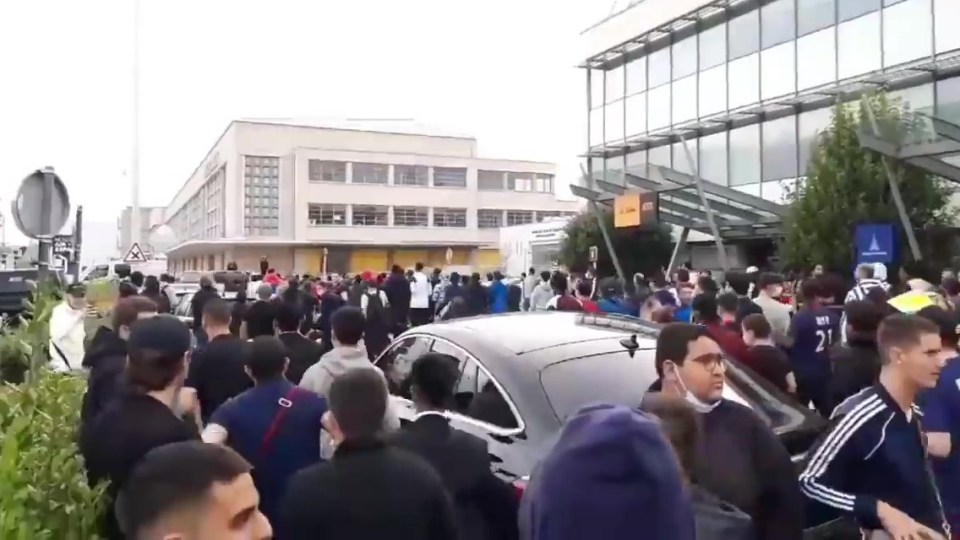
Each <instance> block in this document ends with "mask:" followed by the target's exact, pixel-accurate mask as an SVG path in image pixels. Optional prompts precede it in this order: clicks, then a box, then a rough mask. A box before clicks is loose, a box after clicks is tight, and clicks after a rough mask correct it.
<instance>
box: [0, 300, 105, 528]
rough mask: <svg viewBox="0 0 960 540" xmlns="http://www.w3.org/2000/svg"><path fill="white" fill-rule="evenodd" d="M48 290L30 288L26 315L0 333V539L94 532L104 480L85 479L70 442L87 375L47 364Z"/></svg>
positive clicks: (73, 436) (51, 301)
mask: <svg viewBox="0 0 960 540" xmlns="http://www.w3.org/2000/svg"><path fill="white" fill-rule="evenodd" d="M57 301H58V299H57V297H56V294H55V292H54V291H40V292H37V293H35V295H34V298H33V300H32V302H31V304H30V305H29V306H28V310H29V311H30V313H31V318H29V319H27V320H23V321H20V324H19V326H17V327H16V328H5V329H4V330H3V331H2V333H0V366H2V368H3V375H4V376H5V377H8V376H10V375H16V376H15V377H10V378H14V379H20V380H23V381H24V382H22V383H21V384H12V383H10V382H4V383H2V385H0V539H3V540H7V539H11V540H12V539H24V540H46V539H50V540H91V539H95V538H97V534H96V522H97V519H98V515H99V514H100V511H101V504H102V502H101V501H102V494H103V487H102V486H100V487H97V488H91V487H90V486H88V484H87V479H86V474H85V471H84V467H83V460H82V459H81V457H80V453H79V450H78V448H77V445H76V438H77V428H78V426H79V423H80V406H81V401H82V399H83V392H84V388H85V386H86V385H85V382H84V381H83V379H81V378H78V377H75V376H72V375H62V374H56V373H52V372H50V371H49V370H47V368H46V367H45V365H46V363H47V361H48V357H47V351H46V348H47V343H46V342H47V339H48V336H49V319H50V313H49V311H50V310H51V309H52V307H53V306H54V305H55V304H56V302H57Z"/></svg>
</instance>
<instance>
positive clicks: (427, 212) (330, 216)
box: [307, 203, 572, 229]
mask: <svg viewBox="0 0 960 540" xmlns="http://www.w3.org/2000/svg"><path fill="white" fill-rule="evenodd" d="M391 208H392V210H393V212H392V214H393V223H391V222H390V221H391V211H390V210H391ZM564 215H572V213H571V212H560V211H543V210H498V209H492V208H481V209H478V210H477V228H480V229H496V228H499V227H504V226H510V225H525V224H527V223H535V222H539V221H544V220H546V219H550V218H557V217H562V216H564ZM307 219H308V220H309V222H310V225H311V226H313V227H321V226H327V225H354V226H362V227H386V226H390V225H393V226H394V227H430V226H433V227H455V228H465V227H466V226H467V209H466V208H436V207H435V208H429V207H426V206H394V207H390V206H382V205H359V204H354V205H345V204H312V203H311V204H310V205H309V207H308V212H307Z"/></svg>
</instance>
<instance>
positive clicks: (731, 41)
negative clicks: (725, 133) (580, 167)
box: [589, 0, 960, 146]
mask: <svg viewBox="0 0 960 540" xmlns="http://www.w3.org/2000/svg"><path fill="white" fill-rule="evenodd" d="M958 18H960V1H957V0H882V1H881V0H843V1H836V0H775V1H773V2H769V3H766V4H765V5H764V6H763V7H761V8H760V9H759V10H753V11H751V12H749V13H746V14H743V15H740V16H738V17H736V18H734V19H731V20H730V21H729V22H727V23H724V24H720V25H716V26H713V27H709V28H708V29H706V30H704V31H702V32H700V33H698V34H695V35H692V36H690V37H686V38H683V39H679V40H677V41H675V42H673V43H672V44H671V43H670V41H669V40H666V41H665V43H666V45H665V46H663V47H660V48H658V49H656V50H652V52H650V53H649V54H647V55H645V56H642V57H640V58H636V59H634V60H631V61H630V62H629V63H628V64H626V65H625V66H620V67H617V68H615V69H611V70H609V71H593V72H591V74H590V75H591V108H592V109H593V112H592V113H591V115H590V126H591V129H590V142H589V144H590V145H591V146H595V145H598V144H602V143H603V142H611V141H618V140H621V139H623V138H624V137H630V136H632V135H635V134H642V133H646V132H648V131H654V130H658V129H661V128H664V127H667V126H670V125H677V124H681V123H684V122H687V121H690V120H695V119H697V118H705V117H709V116H711V115H715V114H718V113H722V112H725V111H727V110H736V109H739V108H741V107H744V106H748V105H751V104H754V103H757V102H761V101H766V100H769V99H775V98H780V97H784V96H790V95H793V94H795V93H797V92H804V91H806V90H808V89H812V88H818V87H821V86H824V85H829V84H836V82H837V81H843V80H847V79H850V78H853V77H857V76H860V75H864V74H867V73H871V72H875V71H879V70H889V69H895V66H900V65H904V64H907V63H909V62H914V61H920V60H922V59H931V60H932V59H933V58H937V57H940V56H941V55H943V54H945V53H949V52H951V51H956V50H958V49H960V33H958V32H955V31H953V29H952V23H953V21H956V20H958ZM655 47H657V45H656V44H655V45H652V46H651V49H653V48H655ZM604 104H607V105H606V107H604Z"/></svg>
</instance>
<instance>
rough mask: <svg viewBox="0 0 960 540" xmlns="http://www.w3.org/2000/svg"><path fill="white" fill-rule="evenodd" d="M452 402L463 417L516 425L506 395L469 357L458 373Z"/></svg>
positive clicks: (502, 426)
mask: <svg viewBox="0 0 960 540" xmlns="http://www.w3.org/2000/svg"><path fill="white" fill-rule="evenodd" d="M454 401H455V406H456V409H455V410H456V412H458V413H460V414H462V415H464V416H467V417H470V418H473V419H474V420H479V421H480V422H485V423H487V424H492V425H494V426H497V427H501V428H504V429H513V428H516V427H518V424H517V418H516V416H514V414H513V410H512V409H510V405H509V404H508V402H507V398H506V397H505V396H504V395H503V394H502V393H501V392H500V390H499V389H498V388H497V386H496V385H495V384H494V383H493V380H491V379H490V377H488V376H487V374H486V372H485V371H484V370H483V369H481V368H480V366H479V365H478V364H477V361H476V360H474V359H473V358H471V357H468V358H467V361H466V363H465V365H464V367H463V371H462V372H461V374H460V380H459V381H458V382H457V389H456V395H455V399H454Z"/></svg>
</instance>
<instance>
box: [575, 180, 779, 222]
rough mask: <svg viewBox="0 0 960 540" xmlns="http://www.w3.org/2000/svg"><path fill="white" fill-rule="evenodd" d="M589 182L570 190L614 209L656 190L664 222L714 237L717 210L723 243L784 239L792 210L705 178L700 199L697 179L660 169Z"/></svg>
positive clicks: (661, 218)
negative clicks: (622, 200)
mask: <svg viewBox="0 0 960 540" xmlns="http://www.w3.org/2000/svg"><path fill="white" fill-rule="evenodd" d="M590 180H592V181H591V182H590V183H591V184H592V186H591V187H585V186H577V185H572V186H570V189H571V191H573V194H574V195H576V196H578V197H581V198H583V199H586V200H588V201H592V202H594V203H598V204H603V205H606V206H612V205H613V202H614V199H615V198H616V197H617V196H618V195H624V194H627V193H636V192H655V193H657V194H658V195H659V199H660V214H659V217H660V221H661V222H663V223H668V224H670V225H676V226H678V227H683V228H686V229H690V230H694V231H698V232H702V233H704V234H713V233H712V232H711V227H710V223H709V217H708V213H710V212H712V214H713V219H714V222H715V224H716V227H717V231H718V232H719V233H720V236H721V237H722V238H724V239H737V238H756V237H767V238H769V237H771V236H777V235H780V234H781V233H782V225H783V218H784V217H785V216H786V214H787V207H786V206H784V205H782V204H777V203H774V202H771V201H768V200H766V199H763V198H761V197H757V196H755V195H750V194H747V193H742V192H740V191H737V190H735V189H732V188H729V187H727V186H722V185H720V184H715V183H713V182H709V181H706V180H704V181H701V185H702V186H703V198H701V195H700V194H699V193H698V190H697V179H696V178H695V177H694V176H693V175H690V174H687V173H684V172H680V171H677V170H675V169H670V168H668V167H662V166H657V165H646V166H644V167H640V168H637V169H631V170H628V171H626V172H624V171H611V170H608V171H606V172H605V173H604V172H595V173H594V174H593V176H592V178H591V179H590ZM585 183H586V182H585ZM704 198H705V199H706V204H704V201H703V199H704Z"/></svg>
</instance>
